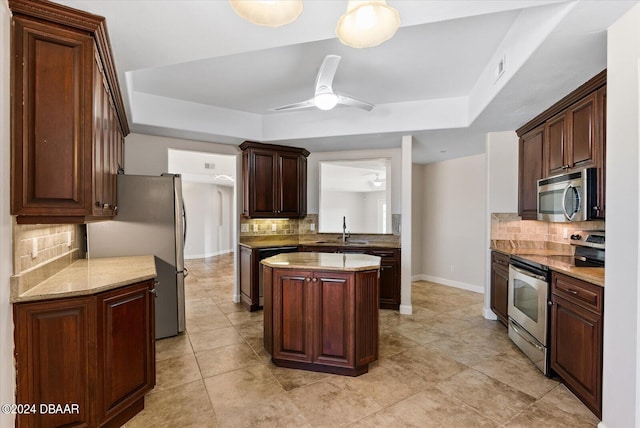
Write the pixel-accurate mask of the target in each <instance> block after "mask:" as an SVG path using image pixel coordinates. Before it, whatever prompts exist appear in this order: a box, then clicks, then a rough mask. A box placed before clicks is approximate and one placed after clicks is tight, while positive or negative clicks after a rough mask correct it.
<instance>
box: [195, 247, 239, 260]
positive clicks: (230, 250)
mask: <svg viewBox="0 0 640 428" xmlns="http://www.w3.org/2000/svg"><path fill="white" fill-rule="evenodd" d="M229 253H233V249H227V250H221V251H214V252H212V253H205V254H189V255H186V254H185V255H184V259H185V260H191V259H206V258H207V257H213V256H221V255H223V254H229Z"/></svg>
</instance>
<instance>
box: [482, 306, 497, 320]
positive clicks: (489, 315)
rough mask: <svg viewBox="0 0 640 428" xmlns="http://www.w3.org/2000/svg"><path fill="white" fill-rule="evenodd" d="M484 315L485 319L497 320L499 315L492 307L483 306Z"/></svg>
mask: <svg viewBox="0 0 640 428" xmlns="http://www.w3.org/2000/svg"><path fill="white" fill-rule="evenodd" d="M482 316H483V317H484V319H486V320H493V321H495V320H497V319H498V317H497V316H496V314H494V313H493V311H492V310H491V309H490V308H482Z"/></svg>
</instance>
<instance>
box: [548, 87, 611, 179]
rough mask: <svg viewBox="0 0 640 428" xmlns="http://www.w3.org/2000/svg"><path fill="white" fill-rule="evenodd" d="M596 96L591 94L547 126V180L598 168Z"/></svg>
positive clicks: (549, 121)
mask: <svg viewBox="0 0 640 428" xmlns="http://www.w3.org/2000/svg"><path fill="white" fill-rule="evenodd" d="M597 122H598V101H597V93H595V92H594V93H592V94H590V95H588V96H587V97H585V98H583V99H581V100H580V101H578V102H576V103H575V104H573V105H571V106H570V107H569V108H567V110H566V111H564V112H562V113H560V114H558V115H556V116H555V117H553V118H551V119H549V120H547V122H546V123H545V142H544V143H545V144H544V159H545V162H546V165H545V176H553V175H558V174H562V173H565V172H570V171H572V170H575V169H579V168H589V167H598V166H600V165H601V162H599V160H598V156H599V155H600V150H599V144H598V138H599V125H598V123H597Z"/></svg>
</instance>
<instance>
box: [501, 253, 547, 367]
mask: <svg viewBox="0 0 640 428" xmlns="http://www.w3.org/2000/svg"><path fill="white" fill-rule="evenodd" d="M549 284H550V272H549V268H548V267H547V266H544V265H542V264H539V263H535V262H532V261H530V260H527V259H524V258H521V257H518V256H514V255H512V256H511V258H510V262H509V289H508V293H509V305H508V308H507V312H508V315H509V338H510V339H511V340H512V341H513V343H515V344H516V345H517V346H518V348H520V349H521V350H522V352H524V353H525V355H527V357H529V359H530V360H531V361H533V363H534V364H535V365H536V366H537V367H538V368H539V369H540V370H541V371H542V373H544V374H545V375H548V374H549V352H548V333H547V323H548V319H549V316H548V311H547V305H548V300H549Z"/></svg>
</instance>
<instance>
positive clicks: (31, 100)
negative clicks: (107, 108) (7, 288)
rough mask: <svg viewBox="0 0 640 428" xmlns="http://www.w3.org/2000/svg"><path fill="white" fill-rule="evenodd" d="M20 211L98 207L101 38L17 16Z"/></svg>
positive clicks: (15, 205) (14, 208)
mask: <svg viewBox="0 0 640 428" xmlns="http://www.w3.org/2000/svg"><path fill="white" fill-rule="evenodd" d="M13 23H14V25H13V34H12V54H13V58H14V61H13V67H14V68H13V70H12V74H13V76H14V78H13V79H12V81H13V96H12V102H13V105H12V110H13V115H12V139H13V150H12V157H13V161H12V163H11V164H12V168H13V171H12V174H11V175H12V199H11V202H12V205H11V213H12V214H14V215H58V216H65V215H91V214H92V209H93V206H92V203H93V200H92V199H93V198H92V185H93V177H92V168H93V165H92V147H91V144H92V143H91V142H92V141H93V139H92V138H93V131H92V126H91V125H92V124H91V122H90V118H91V114H92V105H91V99H92V95H93V90H94V88H93V72H94V63H93V60H94V57H93V38H92V37H91V36H89V35H87V34H86V33H82V32H75V31H70V30H66V29H63V28H61V27H54V26H51V25H46V24H43V23H40V22H37V21H31V20H29V19H25V18H22V17H19V16H14V18H13Z"/></svg>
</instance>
